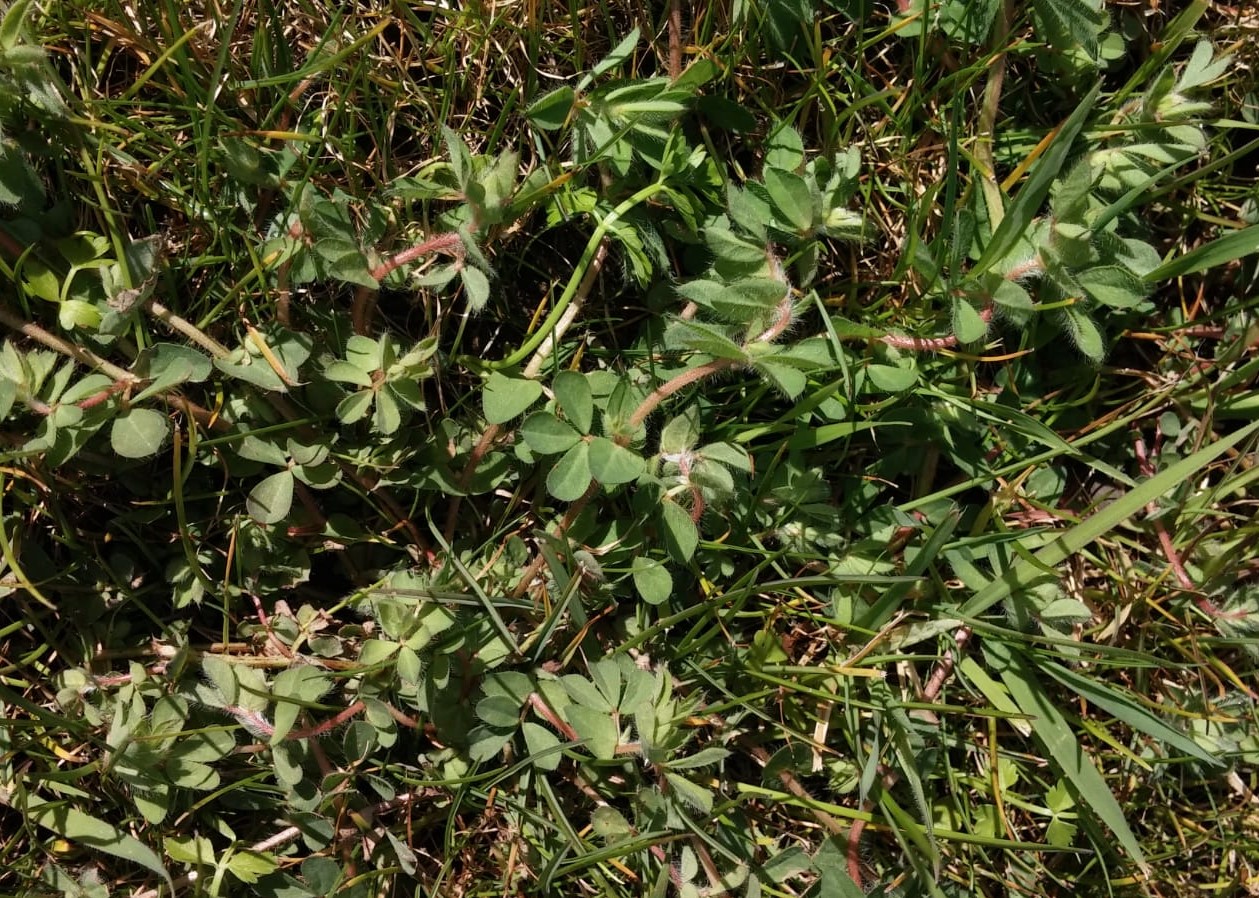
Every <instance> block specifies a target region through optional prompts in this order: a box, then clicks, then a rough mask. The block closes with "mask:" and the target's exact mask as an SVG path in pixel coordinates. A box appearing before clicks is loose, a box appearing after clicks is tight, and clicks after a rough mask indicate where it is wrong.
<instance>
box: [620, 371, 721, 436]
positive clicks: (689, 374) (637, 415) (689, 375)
mask: <svg viewBox="0 0 1259 898" xmlns="http://www.w3.org/2000/svg"><path fill="white" fill-rule="evenodd" d="M737 364H739V363H738V362H736V361H735V360H734V359H713V360H712V361H711V362H706V363H704V364H703V365H699V366H697V367H695V368H689V369H687V370H686V371H683V372H682V373H681V374H679V375H678V376H677V377H675V378H673V380H670V381H668V382H666V383H663V384H661V385H660V386H658V387H656V389H654V390H652V391H651V393H649V394H648V396H647V398H646V399H644V400H643V401H642V403H641V404H640V405H639V406H638V408H636V409H634V414H632V415H630V419H629V426H630V432H631V433H632V432H633V431H635V430H637V429H638V427H639V425H641V424H642V423H643V421H645V420H647V416H648V415H650V414H651V413H652V412H654V411H655V410H656V407H657V406H658V405H660V403H662V402H664V401H665V400H666V399H668V398H669V397H670V396H672V395H673V394H674V393H676V392H678V391H679V390H684V389H686V388H687V387H688V386H690V385H691V384H693V383H696V382H697V381H701V380H703V379H704V378H706V377H711V376H712V375H714V374H717V373H718V372H720V371H725V370H726V369H727V368H733V367H734V366H735V365H737Z"/></svg>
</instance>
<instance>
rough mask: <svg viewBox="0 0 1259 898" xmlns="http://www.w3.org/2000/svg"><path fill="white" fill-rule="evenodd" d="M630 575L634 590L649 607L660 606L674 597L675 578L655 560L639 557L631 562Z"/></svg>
mask: <svg viewBox="0 0 1259 898" xmlns="http://www.w3.org/2000/svg"><path fill="white" fill-rule="evenodd" d="M630 574H631V576H632V577H633V579H634V588H635V589H636V590H638V594H639V595H640V596H642V598H643V601H644V602H646V603H647V604H648V605H660V604H662V603H664V602H667V601H668V600H669V596H671V595H673V577H672V576H671V575H670V574H669V570H668V568H666V567H665V566H664V565H663V564H661V563H660V562H659V561H656V560H655V559H654V558H648V557H646V556H645V555H639V556H637V557H636V558H635V559H634V560H633V561H632V562H630Z"/></svg>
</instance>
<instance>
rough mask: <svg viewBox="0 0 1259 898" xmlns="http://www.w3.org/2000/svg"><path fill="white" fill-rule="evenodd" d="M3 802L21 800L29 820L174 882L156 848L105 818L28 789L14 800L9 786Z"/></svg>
mask: <svg viewBox="0 0 1259 898" xmlns="http://www.w3.org/2000/svg"><path fill="white" fill-rule="evenodd" d="M0 804H8V805H12V804H18V805H19V807H18V808H17V810H20V811H21V812H22V814H23V816H24V817H25V818H26V820H27V821H29V822H31V823H34V824H36V825H38V826H42V827H44V829H47V830H51V831H52V832H54V833H56V834H57V835H58V836H60V837H61V838H63V839H65V840H67V841H69V842H75V843H77V844H79V845H84V846H86V847H88V848H93V849H95V850H97V851H103V852H105V853H106V854H112V855H113V856H114V857H119V858H122V859H123V860H127V861H131V862H132V863H135V864H139V865H140V866H141V867H144V868H145V869H146V870H151V871H152V872H154V873H156V874H157V875H158V876H160V877H162V879H164V880H165V881H166V883H167V885H171V878H170V873H168V872H167V871H166V867H165V866H164V865H163V864H162V859H161V858H160V857H158V855H157V852H155V851H154V850H153V849H152V848H150V847H149V846H148V845H145V844H144V843H143V842H141V841H140V840H139V839H137V838H135V837H134V836H129V835H127V834H126V833H125V832H123V831H122V830H121V829H119V828H118V827H116V826H112V825H111V824H109V823H106V822H105V821H104V820H100V819H97V818H96V817H92V816H90V815H88V814H85V813H83V811H80V810H78V809H77V808H73V807H70V806H69V805H67V804H64V803H62V802H52V801H47V800H46V799H43V798H40V797H39V796H37V795H31V794H30V793H29V792H28V793H26V794H24V795H21V796H20V797H19V798H18V800H17V802H13V801H12V796H11V795H10V793H9V792H8V790H7V789H0Z"/></svg>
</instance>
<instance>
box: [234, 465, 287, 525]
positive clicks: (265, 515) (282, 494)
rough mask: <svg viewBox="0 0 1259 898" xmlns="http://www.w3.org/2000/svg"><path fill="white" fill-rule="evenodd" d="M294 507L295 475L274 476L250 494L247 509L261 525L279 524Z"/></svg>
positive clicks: (246, 504) (282, 472) (281, 473)
mask: <svg viewBox="0 0 1259 898" xmlns="http://www.w3.org/2000/svg"><path fill="white" fill-rule="evenodd" d="M292 507H293V473H292V472H291V471H280V472H279V473H277V474H272V475H271V476H270V477H268V478H267V479H266V480H264V481H262V483H260V484H258V485H257V486H255V487H254V488H253V489H252V490H250V492H249V498H248V499H247V500H245V508H246V510H247V511H248V512H249V516H250V517H251V518H253V519H254V520H255V521H257V522H258V523H259V524H278V523H279V522H280V521H282V520H284V519H285V518H286V517H288V513H289V510H290V509H291V508H292Z"/></svg>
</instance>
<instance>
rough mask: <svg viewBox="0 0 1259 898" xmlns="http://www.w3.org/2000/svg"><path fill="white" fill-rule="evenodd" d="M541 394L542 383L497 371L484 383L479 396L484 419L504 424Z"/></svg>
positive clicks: (522, 411)
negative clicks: (483, 388) (482, 391)
mask: <svg viewBox="0 0 1259 898" xmlns="http://www.w3.org/2000/svg"><path fill="white" fill-rule="evenodd" d="M541 395H542V384H540V383H538V382H537V381H536V380H527V379H525V378H522V377H507V376H505V375H503V374H499V373H498V372H497V371H495V372H493V373H492V374H491V375H490V378H489V380H488V381H486V383H485V393H484V394H483V395H482V397H481V402H482V407H483V409H484V411H485V420H487V421H489V422H490V423H491V424H505V423H507V422H508V421H510V420H511V419H512V418H515V417H516V416H518V415H521V414H523V413H524V411H525V409H527V408H528V407H529V406H531V405H533V403H534V402H536V401H537V399H538V397H539V396H541Z"/></svg>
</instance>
